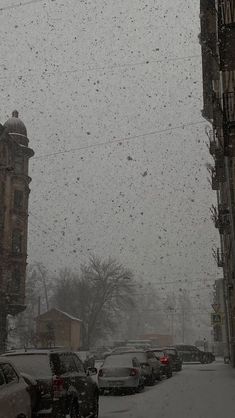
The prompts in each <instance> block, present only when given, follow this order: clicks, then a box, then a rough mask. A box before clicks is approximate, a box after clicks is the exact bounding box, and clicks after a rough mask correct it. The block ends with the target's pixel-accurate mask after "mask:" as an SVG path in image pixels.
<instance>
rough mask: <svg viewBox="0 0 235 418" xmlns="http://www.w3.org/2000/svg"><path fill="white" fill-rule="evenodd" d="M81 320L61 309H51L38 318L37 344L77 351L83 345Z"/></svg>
mask: <svg viewBox="0 0 235 418" xmlns="http://www.w3.org/2000/svg"><path fill="white" fill-rule="evenodd" d="M81 322H82V321H81V320H80V319H78V318H75V317H74V316H71V315H69V314H68V313H66V312H63V311H60V310H59V309H50V310H49V311H47V312H45V313H43V314H41V315H39V316H38V317H37V318H36V339H37V341H36V344H37V345H38V347H55V346H57V347H58V346H59V347H65V348H68V349H71V350H74V351H77V350H79V348H80V346H81Z"/></svg>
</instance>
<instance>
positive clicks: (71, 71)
mask: <svg viewBox="0 0 235 418" xmlns="http://www.w3.org/2000/svg"><path fill="white" fill-rule="evenodd" d="M39 1H41V0H39ZM0 11H1V9H0ZM193 58H200V55H191V56H185V57H174V58H167V57H165V58H164V59H161V60H154V59H147V60H145V61H140V62H135V63H127V64H116V65H112V66H110V67H84V68H76V69H74V70H58V71H50V72H49V71H47V69H45V70H44V71H43V72H42V73H41V74H40V76H41V77H47V76H50V75H56V74H74V73H77V72H85V73H87V72H88V71H106V72H112V71H113V70H115V69H121V68H134V67H138V66H143V65H148V64H155V63H158V64H160V63H163V62H176V61H187V60H191V59H193ZM2 66H3V64H2ZM36 71H38V70H37V69H34V70H33V72H32V69H31V70H30V73H28V74H27V75H26V76H23V75H22V74H18V75H17V76H15V77H17V78H18V79H19V80H21V79H22V78H27V77H28V76H31V77H33V76H34V72H36ZM13 75H14V73H13ZM7 78H8V76H7V75H5V76H1V77H0V79H2V80H5V79H7Z"/></svg>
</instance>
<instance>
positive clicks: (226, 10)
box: [219, 0, 235, 25]
mask: <svg viewBox="0 0 235 418" xmlns="http://www.w3.org/2000/svg"><path fill="white" fill-rule="evenodd" d="M219 12H220V19H221V24H222V25H233V24H235V0H220V1H219Z"/></svg>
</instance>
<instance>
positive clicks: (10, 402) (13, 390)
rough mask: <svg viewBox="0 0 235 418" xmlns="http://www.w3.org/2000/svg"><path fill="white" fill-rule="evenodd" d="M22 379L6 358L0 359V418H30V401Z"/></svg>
mask: <svg viewBox="0 0 235 418" xmlns="http://www.w3.org/2000/svg"><path fill="white" fill-rule="evenodd" d="M27 388H28V386H27V384H26V383H25V381H24V379H23V377H21V376H20V374H19V373H18V371H17V370H16V369H15V367H14V366H13V365H12V363H11V362H10V361H9V359H8V358H6V357H1V358H0V418H17V417H21V418H31V401H30V395H29V393H28V389H27Z"/></svg>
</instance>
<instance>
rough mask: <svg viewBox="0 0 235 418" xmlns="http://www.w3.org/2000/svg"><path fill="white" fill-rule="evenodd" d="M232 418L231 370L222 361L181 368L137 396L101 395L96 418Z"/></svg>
mask: <svg viewBox="0 0 235 418" xmlns="http://www.w3.org/2000/svg"><path fill="white" fill-rule="evenodd" d="M158 417H159V418H234V417H235V370H233V369H232V368H231V366H229V365H224V364H223V363H222V361H217V362H216V363H212V364H209V365H199V364H193V365H185V366H184V368H183V371H182V372H180V373H175V374H174V376H173V377H172V378H171V379H169V380H163V381H162V382H160V383H157V384H156V385H155V386H154V387H146V388H145V391H144V392H143V393H140V394H135V395H127V396H109V395H106V396H101V397H100V418H158Z"/></svg>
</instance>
